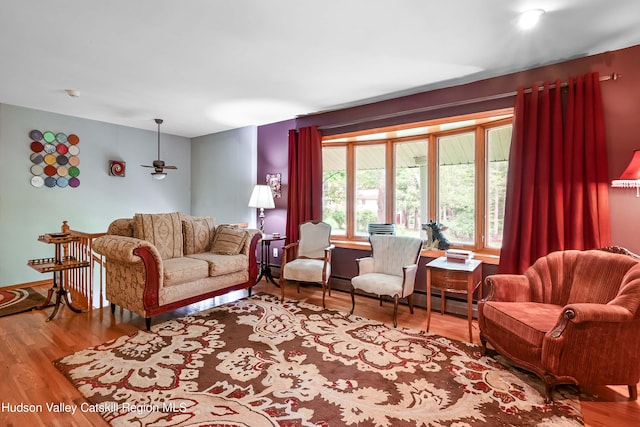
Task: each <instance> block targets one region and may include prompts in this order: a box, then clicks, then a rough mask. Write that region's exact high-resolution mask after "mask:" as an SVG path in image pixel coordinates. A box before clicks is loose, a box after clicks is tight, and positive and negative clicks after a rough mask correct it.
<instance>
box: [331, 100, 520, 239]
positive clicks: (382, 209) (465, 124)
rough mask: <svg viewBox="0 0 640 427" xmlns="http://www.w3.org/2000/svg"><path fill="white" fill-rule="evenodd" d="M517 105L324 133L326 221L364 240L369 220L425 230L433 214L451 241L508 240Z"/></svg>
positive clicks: (340, 234) (411, 231) (406, 230)
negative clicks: (506, 227) (506, 221)
mask: <svg viewBox="0 0 640 427" xmlns="http://www.w3.org/2000/svg"><path fill="white" fill-rule="evenodd" d="M512 117H513V112H512V110H511V109H506V110H499V111H492V112H486V113H482V114H475V115H468V116H464V117H454V118H450V119H447V120H437V121H431V122H423V123H417V124H412V125H404V126H401V127H400V126H397V127H394V128H386V129H375V130H371V131H369V132H366V131H364V132H358V133H352V134H343V135H333V136H327V137H324V138H323V152H322V160H323V219H324V220H325V221H327V222H329V223H330V224H331V226H332V229H333V231H332V232H333V234H334V237H336V238H342V239H346V240H366V239H367V237H368V225H369V224H370V223H394V224H395V226H396V233H397V234H398V235H412V236H423V237H424V234H423V233H424V232H423V231H422V224H425V223H427V222H429V221H430V220H434V221H437V222H439V223H442V224H443V225H444V226H446V227H447V229H446V231H445V232H444V234H445V236H446V237H447V238H448V239H449V241H450V242H451V245H452V246H453V247H460V248H466V249H472V250H475V251H480V250H481V251H488V252H492V251H493V252H497V250H499V249H500V246H501V244H502V230H503V223H504V199H505V193H506V175H507V166H508V156H509V146H510V142H511V129H512Z"/></svg>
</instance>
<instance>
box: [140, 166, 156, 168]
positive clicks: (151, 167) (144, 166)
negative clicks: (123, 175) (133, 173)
mask: <svg viewBox="0 0 640 427" xmlns="http://www.w3.org/2000/svg"><path fill="white" fill-rule="evenodd" d="M140 166H142V167H143V168H153V167H155V166H151V165H140Z"/></svg>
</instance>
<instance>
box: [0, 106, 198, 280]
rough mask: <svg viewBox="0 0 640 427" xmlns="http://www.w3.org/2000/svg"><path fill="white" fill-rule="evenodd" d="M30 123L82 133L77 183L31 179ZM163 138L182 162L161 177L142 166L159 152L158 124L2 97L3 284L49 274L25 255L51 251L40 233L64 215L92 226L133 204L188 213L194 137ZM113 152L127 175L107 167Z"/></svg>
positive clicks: (169, 157)
mask: <svg viewBox="0 0 640 427" xmlns="http://www.w3.org/2000/svg"><path fill="white" fill-rule="evenodd" d="M149 120H150V121H152V120H153V118H152V117H150V118H149ZM32 129H39V130H43V131H44V130H52V131H54V132H65V133H67V134H70V133H75V134H77V135H78V136H79V137H80V144H79V145H78V146H79V147H80V155H79V157H80V165H79V168H80V176H79V178H80V187H78V188H75V189H72V188H47V187H44V186H43V187H41V188H35V187H33V186H31V184H30V180H31V176H32V175H31V172H30V167H31V165H32V163H31V161H30V160H29V156H30V154H31V150H30V147H29V146H30V143H31V140H30V139H29V132H30V131H31V130H32ZM161 144H162V157H163V159H164V160H165V161H167V162H168V163H170V164H174V165H176V166H178V170H177V171H169V172H168V173H169V176H168V177H167V178H166V179H165V180H163V181H156V180H153V179H152V178H151V176H150V171H151V169H146V168H142V167H140V165H141V164H149V163H150V162H151V161H153V160H154V159H155V158H156V157H157V133H156V132H154V131H145V130H140V129H134V128H128V127H124V126H118V125H113V124H108V123H103V122H98V121H93V120H86V119H81V118H77V117H70V116H64V115H60V114H53V113H48V112H43V111H38V110H32V109H29V108H22V107H16V106H11V105H6V104H0V165H1V167H0V287H2V286H9V285H16V284H22V283H28V282H33V281H39V280H44V279H48V278H50V277H48V276H47V275H45V274H40V273H37V272H36V271H34V270H33V269H31V268H30V267H28V266H27V260H29V259H33V258H44V257H51V256H53V246H50V245H46V244H43V243H40V242H38V241H36V238H37V236H38V235H39V234H44V233H47V232H53V231H58V230H59V229H60V225H61V224H62V221H63V220H67V221H69V224H70V225H71V226H72V228H73V229H76V230H81V231H86V232H90V233H92V232H101V231H106V228H107V226H108V225H109V223H110V222H111V221H112V220H113V219H115V218H120V217H131V216H132V215H133V214H134V213H135V212H173V211H182V212H186V213H189V212H190V209H191V196H190V193H191V170H190V169H191V168H190V163H191V141H190V139H188V138H183V137H177V136H172V135H165V134H163V135H161ZM110 159H115V160H124V161H126V162H127V168H126V176H125V177H124V178H118V177H113V176H109V175H108V161H109V160H110Z"/></svg>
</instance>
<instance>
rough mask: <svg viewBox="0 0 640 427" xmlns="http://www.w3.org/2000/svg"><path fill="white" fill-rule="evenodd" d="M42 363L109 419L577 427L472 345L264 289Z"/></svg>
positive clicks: (576, 415) (521, 377)
mask: <svg viewBox="0 0 640 427" xmlns="http://www.w3.org/2000/svg"><path fill="white" fill-rule="evenodd" d="M54 363H55V364H56V366H57V368H58V369H59V370H60V371H61V372H62V373H63V374H64V375H65V376H67V378H69V380H70V381H71V382H72V383H73V384H74V385H75V386H76V387H77V388H78V389H79V390H80V392H81V393H82V394H83V395H84V396H85V397H86V398H87V400H88V401H89V404H86V405H85V406H84V410H94V411H97V412H100V413H101V414H102V416H103V417H104V419H105V420H107V421H108V422H109V423H110V424H112V425H114V426H130V425H154V426H155V425H162V426H178V425H189V426H251V427H262V426H359V427H361V426H381V427H398V426H455V427H462V426H475V425H484V426H486V425H491V426H505V425H511V426H580V425H583V421H582V416H581V411H580V406H579V401H578V400H577V398H576V397H575V396H572V395H570V394H569V393H568V392H567V391H564V392H563V393H559V394H557V395H556V396H555V403H552V404H545V403H544V399H543V397H542V395H541V391H542V389H543V387H542V384H541V383H540V382H539V381H538V380H537V379H536V378H535V377H530V376H527V375H526V374H524V373H522V372H520V371H516V370H511V369H508V368H506V367H505V366H504V365H501V364H500V363H498V362H497V361H496V360H495V359H492V358H489V357H482V356H481V355H480V347H479V346H474V345H471V344H465V343H461V342H457V341H452V340H449V339H446V338H443V337H439V336H436V335H429V334H426V333H424V332H422V331H415V330H410V329H403V328H397V329H394V328H391V327H388V326H385V325H384V324H382V323H380V322H377V321H372V320H368V319H364V318H361V317H358V316H349V315H348V314H346V313H342V312H337V311H332V310H323V309H322V308H321V307H317V306H314V305H309V304H306V303H302V302H299V301H286V302H285V303H284V304H281V303H280V301H279V298H277V297H275V296H272V295H266V294H258V295H255V296H253V297H251V298H247V299H243V300H239V301H237V302H234V303H230V304H226V305H224V306H220V307H216V308H213V309H211V310H207V311H204V312H201V313H198V314H195V315H192V316H188V317H184V318H181V319H176V320H172V321H168V322H165V323H162V324H159V325H157V326H155V327H154V328H153V330H152V331H151V332H147V331H139V332H138V333H136V334H135V335H133V336H123V337H120V338H118V339H116V340H114V341H110V342H107V343H105V344H102V345H99V346H97V347H94V348H90V349H87V350H83V351H80V352H77V353H75V354H72V355H69V356H66V357H64V358H62V359H60V360H57V361H56V362H54ZM561 390H564V389H561ZM567 390H568V389H567ZM80 409H83V408H80Z"/></svg>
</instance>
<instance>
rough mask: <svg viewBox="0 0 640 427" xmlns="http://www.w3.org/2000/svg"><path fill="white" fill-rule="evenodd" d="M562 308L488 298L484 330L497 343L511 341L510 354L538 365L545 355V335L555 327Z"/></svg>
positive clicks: (484, 307)
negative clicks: (543, 350)
mask: <svg viewBox="0 0 640 427" xmlns="http://www.w3.org/2000/svg"><path fill="white" fill-rule="evenodd" d="M562 308H563V307H561V306H559V305H555V304H542V303H533V302H526V303H525V302H519V303H514V302H499V301H486V302H485V303H484V306H483V307H482V316H483V325H482V326H483V328H482V329H483V330H482V333H483V334H485V335H486V336H488V337H491V338H492V339H493V341H494V342H496V343H509V344H508V348H509V349H510V351H509V354H511V356H512V357H513V358H515V359H517V360H516V361H517V362H520V363H522V362H526V363H528V364H532V365H535V364H536V363H538V362H539V361H540V359H541V357H542V356H541V355H542V343H543V341H544V336H545V334H546V333H547V332H549V331H551V330H552V329H553V327H554V326H555V324H556V322H557V321H558V317H559V316H560V315H561V313H562ZM498 350H499V349H498Z"/></svg>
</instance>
